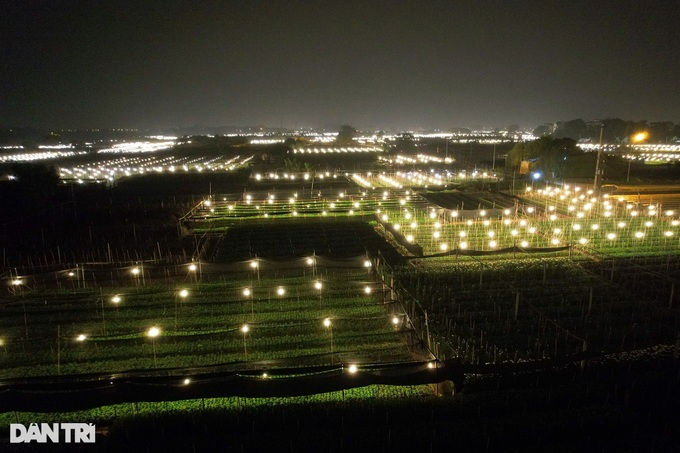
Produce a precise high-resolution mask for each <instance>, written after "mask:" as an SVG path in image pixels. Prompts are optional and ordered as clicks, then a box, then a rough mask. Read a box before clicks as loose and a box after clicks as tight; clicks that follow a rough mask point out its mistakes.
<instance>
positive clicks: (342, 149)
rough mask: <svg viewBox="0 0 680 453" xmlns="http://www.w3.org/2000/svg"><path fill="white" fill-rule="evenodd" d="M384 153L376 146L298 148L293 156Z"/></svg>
mask: <svg viewBox="0 0 680 453" xmlns="http://www.w3.org/2000/svg"><path fill="white" fill-rule="evenodd" d="M379 151H382V149H381V148H378V147H376V146H361V147H359V146H350V147H332V148H296V149H293V154H343V153H344V154H346V153H376V152H379Z"/></svg>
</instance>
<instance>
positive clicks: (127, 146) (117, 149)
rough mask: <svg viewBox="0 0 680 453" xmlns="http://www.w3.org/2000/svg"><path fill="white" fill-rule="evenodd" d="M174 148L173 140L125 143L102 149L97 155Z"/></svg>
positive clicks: (148, 151) (151, 151) (150, 151)
mask: <svg viewBox="0 0 680 453" xmlns="http://www.w3.org/2000/svg"><path fill="white" fill-rule="evenodd" d="M173 146H175V141H174V140H166V141H153V142H125V143H117V144H115V145H113V146H112V147H110V148H104V149H100V150H99V151H97V152H98V153H113V154H130V153H153V152H156V151H163V150H166V149H170V148H172V147H173Z"/></svg>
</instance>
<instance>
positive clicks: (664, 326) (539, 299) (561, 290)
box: [395, 259, 680, 364]
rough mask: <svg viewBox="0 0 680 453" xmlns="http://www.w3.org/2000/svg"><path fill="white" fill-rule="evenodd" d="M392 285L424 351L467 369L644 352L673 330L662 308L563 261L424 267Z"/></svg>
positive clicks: (674, 322) (671, 314)
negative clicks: (422, 334)
mask: <svg viewBox="0 0 680 453" xmlns="http://www.w3.org/2000/svg"><path fill="white" fill-rule="evenodd" d="M395 279H396V280H397V281H398V282H399V285H400V286H399V287H398V292H399V291H401V293H400V296H401V297H402V298H404V300H405V301H406V302H407V305H408V306H409V308H408V310H410V312H411V318H412V319H413V320H414V322H415V323H416V324H418V323H420V324H424V325H425V327H424V330H425V331H427V332H429V333H430V335H431V336H432V339H431V340H430V343H431V344H430V347H431V348H433V349H435V350H438V352H439V355H440V357H441V356H445V357H451V356H454V357H455V356H457V357H462V358H463V359H464V361H465V362H467V363H478V364H484V363H501V362H506V361H513V362H517V361H525V360H542V359H555V360H568V359H569V358H573V357H577V356H578V354H579V353H581V352H584V351H586V353H588V354H599V353H603V352H618V351H624V350H631V349H636V348H644V347H650V346H655V345H657V344H668V343H670V342H672V341H674V339H675V335H676V333H677V331H678V328H680V318H679V317H678V314H677V310H676V311H673V310H672V309H671V308H669V307H668V304H667V303H659V302H654V301H652V300H640V299H639V298H638V297H637V295H635V294H633V293H630V292H628V291H626V290H624V289H622V288H621V287H618V286H616V285H614V284H612V283H610V282H608V281H606V280H602V279H601V278H600V277H599V276H596V275H593V274H591V273H589V272H587V271H586V270H584V269H583V268H582V267H581V266H580V265H579V264H578V263H577V262H574V261H571V260H567V259H547V260H540V259H539V260H535V259H527V260H497V261H494V262H490V261H487V262H458V263H448V264H442V263H429V262H428V264H426V265H425V267H424V268H421V269H417V270H406V269H401V270H398V271H397V272H396V274H395ZM433 343H434V344H433ZM437 343H439V344H437ZM435 345H436V346H435Z"/></svg>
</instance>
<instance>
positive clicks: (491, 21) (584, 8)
mask: <svg viewBox="0 0 680 453" xmlns="http://www.w3.org/2000/svg"><path fill="white" fill-rule="evenodd" d="M1 8H2V9H1V10H0V11H2V12H1V13H0V16H1V17H0V48H1V49H2V54H1V56H0V57H1V61H0V127H10V126H33V127H47V128H95V127H99V128H171V127H177V126H182V127H183V126H195V125H203V126H226V125H239V126H242V125H268V126H283V127H290V128H293V127H331V128H332V127H337V126H338V125H340V124H344V123H348V124H352V125H354V126H355V127H357V128H359V129H365V130H370V129H390V130H404V129H417V128H428V129H429V128H442V129H448V128H451V127H454V126H466V127H479V126H485V127H504V126H508V125H509V124H519V125H521V126H525V127H530V128H533V127H535V126H537V125H539V124H541V123H544V122H552V121H559V120H570V119H574V118H584V119H595V118H607V117H620V118H623V119H629V120H642V119H646V120H649V121H657V120H669V121H673V122H678V121H680V102H679V100H680V2H677V1H674V0H665V1H635V2H630V1H596V0H588V1H562V2H553V1H535V2H526V1H522V2H521V1H491V0H475V1H451V2H445V1H432V2H424V1H391V2H373V1H357V2H345V1H335V2H315V1H306V2H291V1H281V2H272V1H262V2H255V1H252V0H251V1H244V2H238V1H224V2H218V1H172V0H164V1H155V2H151V1H142V0H139V1H57V0H53V1H32V0H15V1H10V2H3V3H2V7H1Z"/></svg>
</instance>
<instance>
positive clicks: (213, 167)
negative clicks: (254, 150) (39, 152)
mask: <svg viewBox="0 0 680 453" xmlns="http://www.w3.org/2000/svg"><path fill="white" fill-rule="evenodd" d="M251 159H252V156H250V157H248V158H246V159H241V158H240V156H236V157H232V158H229V159H227V158H225V157H223V156H219V157H206V156H202V157H194V158H190V157H175V156H165V157H159V156H153V155H152V156H134V157H119V158H115V159H109V160H104V161H95V162H91V163H86V164H80V165H76V166H74V167H71V168H67V167H61V168H60V169H59V176H60V178H61V179H63V180H77V181H79V182H83V181H91V180H109V181H114V180H117V179H119V178H123V177H130V176H137V175H144V174H149V173H166V172H167V173H175V172H177V171H183V172H193V171H195V172H202V171H205V170H207V171H213V172H215V171H233V170H236V169H238V168H242V167H244V166H246V165H247V164H248V162H249V161H250V160H251Z"/></svg>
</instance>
